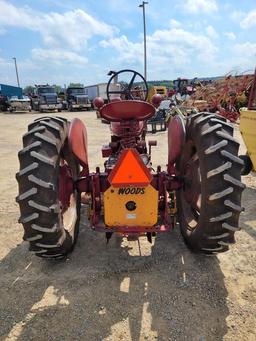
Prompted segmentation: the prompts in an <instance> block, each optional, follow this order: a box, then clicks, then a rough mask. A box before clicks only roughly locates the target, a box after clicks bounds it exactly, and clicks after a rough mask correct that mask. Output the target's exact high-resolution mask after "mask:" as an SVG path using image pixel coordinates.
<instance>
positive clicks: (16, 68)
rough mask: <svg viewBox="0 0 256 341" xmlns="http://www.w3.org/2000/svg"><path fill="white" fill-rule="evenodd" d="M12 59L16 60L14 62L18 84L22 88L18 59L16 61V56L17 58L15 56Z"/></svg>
mask: <svg viewBox="0 0 256 341" xmlns="http://www.w3.org/2000/svg"><path fill="white" fill-rule="evenodd" d="M12 59H13V60H14V64H15V70H16V77H17V84H18V87H19V88H20V81H19V74H18V67H17V61H16V58H15V57H13V58H12Z"/></svg>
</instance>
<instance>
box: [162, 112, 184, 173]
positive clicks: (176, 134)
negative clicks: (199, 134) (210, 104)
mask: <svg viewBox="0 0 256 341" xmlns="http://www.w3.org/2000/svg"><path fill="white" fill-rule="evenodd" d="M185 136H186V132H185V124H184V121H183V119H182V118H181V116H178V115H177V116H174V117H173V118H172V119H171V120H170V122H169V126H168V167H167V171H168V174H170V175H171V174H175V168H174V164H175V162H177V160H178V158H179V156H180V155H181V151H182V147H183V145H184V143H185Z"/></svg>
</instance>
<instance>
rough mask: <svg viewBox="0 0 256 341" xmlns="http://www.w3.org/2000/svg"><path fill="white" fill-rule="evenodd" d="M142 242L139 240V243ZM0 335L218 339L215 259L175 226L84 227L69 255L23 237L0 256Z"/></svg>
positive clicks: (220, 296) (221, 298) (220, 297)
mask: <svg viewBox="0 0 256 341" xmlns="http://www.w3.org/2000/svg"><path fill="white" fill-rule="evenodd" d="M139 244H140V245H139ZM0 281H1V286H0V293H1V295H0V296H1V298H2V299H1V302H0V316H1V319H0V325H1V328H0V340H12V341H13V340H38V341H39V340H42V341H45V340H49V341H50V340H59V341H63V340H68V341H70V340H72V341H74V340H88V341H94V340H102V339H104V340H114V341H115V340H133V341H137V340H163V341H165V340H180V341H183V340H190V341H193V340H196V341H204V340H205V341H206V340H207V341H210V340H214V341H218V340H222V339H223V335H225V334H226V332H227V326H226V317H227V316H228V308H227V305H226V296H227V291H226V288H225V285H224V281H223V274H222V272H221V269H220V267H219V261H218V259H217V258H215V257H204V256H200V255H195V254H192V253H191V252H190V251H189V250H187V248H186V246H185V245H184V243H183V241H182V239H181V237H180V235H179V232H178V231H177V230H176V231H172V232H170V233H168V234H165V235H161V236H159V237H158V238H157V239H156V241H155V244H154V246H152V248H151V247H150V245H149V244H148V243H147V241H146V240H145V238H141V239H140V242H139V243H138V241H133V242H127V240H123V239H121V238H119V237H115V238H113V239H112V240H111V241H110V244H109V245H106V243H105V239H104V236H103V235H101V234H96V233H94V232H93V231H91V230H90V229H88V228H86V226H85V225H82V226H81V233H80V238H79V241H78V245H77V247H76V249H75V251H74V252H73V254H72V255H71V256H70V258H69V259H68V260H66V261H53V262H50V261H45V260H41V259H39V258H37V257H35V256H33V255H30V254H29V253H28V252H27V245H26V244H25V243H22V244H21V245H20V246H18V247H16V248H15V249H13V250H12V251H11V252H10V253H9V254H8V255H7V256H6V257H5V258H4V259H3V260H2V262H1V263H0Z"/></svg>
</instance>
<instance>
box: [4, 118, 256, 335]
mask: <svg viewBox="0 0 256 341" xmlns="http://www.w3.org/2000/svg"><path fill="white" fill-rule="evenodd" d="M61 115H63V116H65V117H68V118H73V117H75V116H77V117H80V118H82V119H83V121H84V122H86V124H87V128H88V138H89V151H90V155H89V157H90V163H91V170H92V169H94V167H95V166H96V165H100V164H102V163H101V160H102V159H101V153H100V148H101V145H102V144H103V143H104V142H106V141H108V136H109V135H108V126H107V125H102V124H100V121H99V120H97V119H96V115H95V112H84V113H62V114H61ZM39 116H40V115H39V114H33V113H31V114H0V159H1V164H0V188H1V193H0V215H1V219H0V260H1V261H0V340H1V341H2V340H8V341H9V340H19V341H21V340H24V341H25V340H26V341H27V340H37V341H51V340H55V341H64V340H66V341H76V340H85V341H100V340H104V341H112V340H113V341H119V340H125V341H130V340H132V341H137V340H159V341H167V340H171V341H175V340H176V341H185V340H189V341H220V340H225V341H243V340H246V341H255V340H256V280H255V269H256V252H255V249H256V241H255V240H256V201H255V195H256V178H255V177H253V176H248V177H244V182H246V184H247V189H246V190H245V192H244V195H243V205H244V206H245V208H246V211H245V212H244V213H243V214H242V216H241V227H242V231H241V232H239V233H237V244H236V245H235V246H234V247H233V248H232V249H231V251H229V252H228V253H226V254H222V255H219V256H218V257H205V256H200V255H195V254H192V253H191V252H190V251H189V250H188V249H187V248H186V246H185V245H184V243H183V240H182V238H181V236H180V233H179V230H178V229H175V230H174V231H172V232H170V233H169V234H166V235H161V236H159V237H158V238H157V239H156V241H155V243H154V245H152V246H151V245H150V244H149V243H148V242H147V241H146V240H145V239H144V238H141V239H140V241H139V242H138V241H127V240H122V239H120V238H118V237H116V238H112V239H111V241H110V243H109V245H106V243H105V238H104V236H103V235H102V234H99V233H98V234H96V233H94V232H93V231H91V230H90V229H89V228H88V226H87V223H86V221H85V220H84V219H82V223H81V233H80V237H79V241H78V245H77V247H76V249H75V251H74V252H73V254H72V255H71V256H70V257H69V259H67V260H66V261H53V262H50V261H46V260H41V259H39V258H37V257H35V256H34V255H32V254H30V253H28V251H27V247H28V245H27V244H26V243H24V242H22V235H23V231H22V226H21V225H19V224H18V223H17V220H18V217H19V212H18V206H17V204H16V203H15V200H14V198H15V196H16V195H17V184H16V180H15V173H16V172H17V170H18V159H17V152H18V150H19V149H20V148H21V136H22V134H24V133H25V132H26V129H27V125H28V123H29V122H31V121H32V120H33V119H35V118H38V117H39ZM155 137H156V139H157V140H158V142H159V146H158V147H157V149H155V150H154V151H153V160H154V161H155V164H156V163H157V162H158V163H160V164H162V165H164V164H165V162H166V156H167V143H166V134H165V133H159V134H157V135H156V136H155ZM238 137H239V135H238Z"/></svg>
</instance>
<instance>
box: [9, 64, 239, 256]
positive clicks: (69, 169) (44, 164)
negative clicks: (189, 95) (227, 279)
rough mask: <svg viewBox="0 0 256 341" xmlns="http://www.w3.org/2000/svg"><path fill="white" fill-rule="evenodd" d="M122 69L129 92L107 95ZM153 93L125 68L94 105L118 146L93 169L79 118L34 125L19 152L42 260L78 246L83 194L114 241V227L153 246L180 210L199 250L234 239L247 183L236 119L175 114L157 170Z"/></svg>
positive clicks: (184, 229) (24, 212) (29, 221)
mask: <svg viewBox="0 0 256 341" xmlns="http://www.w3.org/2000/svg"><path fill="white" fill-rule="evenodd" d="M117 74H118V76H120V75H121V76H122V75H124V74H127V75H131V78H130V81H129V82H128V83H127V85H126V87H125V88H123V89H122V90H119V91H118V90H117V91H110V90H109V89H110V87H109V85H110V84H111V82H112V81H113V78H114V77H115V76H116V75H117ZM136 77H137V78H139V79H140V81H142V82H143V84H144V85H143V87H141V89H140V99H138V90H137V89H134V88H135V84H134V82H135V78H136ZM134 91H135V92H136V99H134ZM112 95H114V97H115V98H114V99H112V100H111V96H112ZM147 95H148V86H147V83H146V81H145V79H144V78H143V76H142V75H140V74H139V73H137V72H135V71H133V70H122V71H119V72H118V73H116V74H115V75H113V76H112V77H111V78H110V80H109V83H108V87H107V96H108V99H109V103H107V104H105V105H104V103H103V101H102V100H100V99H97V100H96V101H95V105H96V106H97V107H98V110H99V112H100V115H101V117H102V118H103V119H105V120H107V121H109V122H110V128H111V142H109V143H108V144H107V145H105V146H103V148H102V155H103V157H104V158H106V161H105V162H104V171H103V172H101V171H100V169H99V168H96V171H95V172H90V170H89V163H88V150H87V134H86V128H85V126H84V124H83V123H82V121H81V120H79V119H77V118H75V119H73V120H72V121H71V122H69V121H67V120H66V119H65V118H62V117H53V116H47V117H41V118H38V119H36V120H35V121H34V122H33V123H31V124H30V125H29V126H28V132H27V133H26V134H25V135H23V149H21V151H20V152H19V161H20V170H19V172H18V173H17V175H16V178H17V181H18V185H19V195H18V196H17V198H16V200H17V202H18V203H19V206H20V211H21V217H20V219H19V222H20V223H22V224H23V227H24V231H25V232H24V240H27V241H29V243H30V251H32V252H34V253H35V254H36V255H37V256H40V257H43V258H61V257H63V256H65V255H66V254H67V253H69V252H71V251H72V249H73V247H74V245H75V242H76V239H77V236H78V230H79V220H80V205H81V194H83V197H87V198H88V205H89V210H88V218H89V221H90V224H91V227H92V228H93V229H94V230H96V231H102V232H104V233H106V238H107V240H108V239H109V238H110V237H111V235H112V234H113V233H115V232H117V233H121V234H123V235H124V236H130V235H136V236H138V235H146V236H147V238H148V240H149V242H151V240H152V236H155V235H156V234H157V233H162V232H167V231H168V230H169V229H171V228H173V227H174V226H175V221H176V215H177V218H178V221H179V225H180V229H181V233H182V235H183V237H184V239H185V241H186V243H187V244H188V246H189V247H190V248H191V249H192V250H194V251H197V252H203V253H206V254H215V253H218V252H224V251H227V250H228V248H229V245H230V244H233V243H234V242H235V239H234V233H235V231H237V230H239V227H238V220H239V214H240V212H241V211H242V207H241V193H242V191H243V189H244V185H243V184H242V183H241V181H240V180H241V175H240V173H241V168H242V166H243V162H242V161H241V160H240V159H239V158H238V156H237V153H238V148H239V144H238V142H237V141H236V140H235V139H234V138H233V127H232V125H230V124H229V123H227V122H226V120H225V118H223V117H222V116H218V115H215V114H211V113H208V112H201V113H196V114H193V115H190V116H187V117H186V116H183V115H175V116H173V117H172V118H171V120H170V122H169V125H168V142H167V143H168V155H166V156H167V163H168V164H167V168H166V169H164V170H162V169H161V167H159V166H158V167H157V169H156V170H153V168H152V163H151V147H152V146H154V145H156V142H155V141H151V142H149V145H148V146H147V144H146V140H145V134H146V122H147V120H148V119H149V118H151V117H152V116H153V115H154V114H155V106H157V105H159V95H156V97H154V99H153V104H154V105H155V106H153V105H152V104H150V103H148V102H146V98H147ZM118 96H119V98H117V97H118ZM84 193H85V194H86V195H84Z"/></svg>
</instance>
